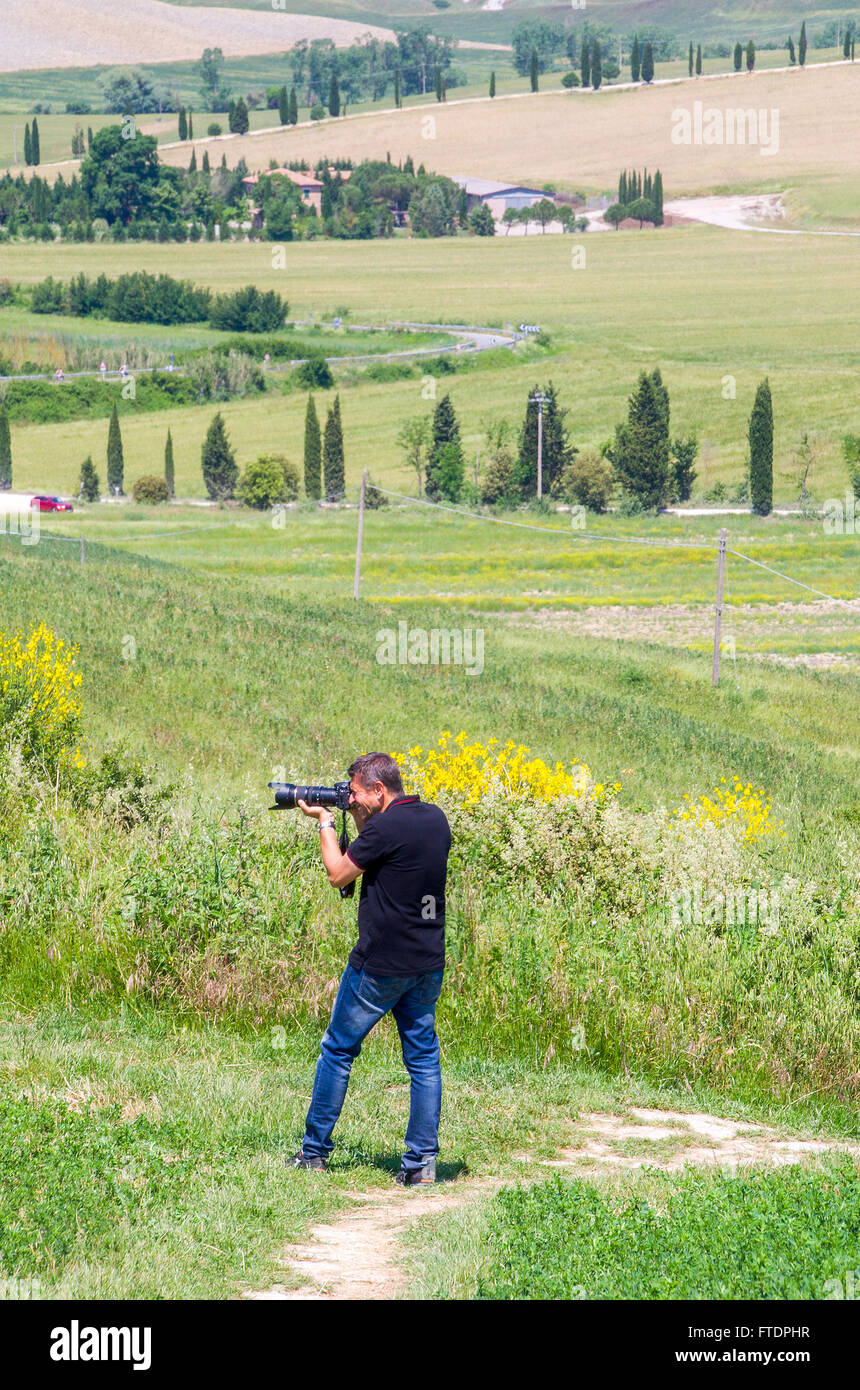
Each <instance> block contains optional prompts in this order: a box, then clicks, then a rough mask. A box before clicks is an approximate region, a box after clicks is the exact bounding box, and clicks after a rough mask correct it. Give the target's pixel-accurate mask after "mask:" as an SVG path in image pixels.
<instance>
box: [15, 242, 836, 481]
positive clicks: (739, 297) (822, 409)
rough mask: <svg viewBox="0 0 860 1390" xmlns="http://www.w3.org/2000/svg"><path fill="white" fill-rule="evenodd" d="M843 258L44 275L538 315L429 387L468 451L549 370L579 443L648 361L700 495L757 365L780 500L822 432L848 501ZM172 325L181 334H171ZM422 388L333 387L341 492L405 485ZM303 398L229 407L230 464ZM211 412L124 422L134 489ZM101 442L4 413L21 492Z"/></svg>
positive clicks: (380, 249)
mask: <svg viewBox="0 0 860 1390" xmlns="http://www.w3.org/2000/svg"><path fill="white" fill-rule="evenodd" d="M580 245H581V246H582V247H584V249H585V252H586V266H585V268H583V269H572V268H571V248H572V246H580ZM858 257H860V242H858V241H855V240H854V239H851V238H804V237H772V238H771V237H766V236H744V235H743V234H739V233H733V232H728V231H722V230H719V229H710V228H704V227H688V228H676V229H667V230H663V231H656V232H643V233H642V234H639V233H637V232H630V233H605V234H603V235H596V234H595V235H593V236H591V237H590V238H589V236H587V235H586V236H584V237H581V238H574V239H571V238H566V237H542V236H540V235H535V236H530V237H528V238H522V237H521V238H515V239H512V240H508V239H507V238H505V237H497V238H494V239H493V240H492V241H487V240H486V239H465V238H464V239H459V238H458V239H454V240H443V241H435V242H434V241H427V242H424V241H418V240H400V239H395V240H393V241H390V242H385V243H383V242H376V243H369V244H356V243H353V244H350V243H345V242H327V243H326V242H314V243H293V244H291V245H289V246H288V247H287V248H286V269H285V270H280V269H272V248H271V247H269V246H267V245H266V244H265V243H260V244H239V245H209V244H198V245H196V246H191V245H184V246H170V247H159V246H155V245H148V244H142V245H139V246H137V245H136V246H133V247H132V246H125V247H123V246H113V245H111V246H90V247H87V246H85V245H67V244H58V245H57V246H55V247H53V248H52V250H51V273H52V274H53V275H54V276H55V277H56V278H59V279H63V280H68V279H69V278H70V276H72V275H74V274H77V273H78V272H79V271H85V272H86V273H87V274H89V275H93V274H97V273H98V272H99V271H100V270H104V271H105V273H106V274H108V275H112V276H115V275H118V274H120V273H121V272H123V271H126V270H129V269H132V268H140V269H146V270H150V271H153V272H155V271H163V270H167V271H169V272H170V273H171V274H174V275H176V276H179V277H181V278H187V279H191V280H194V281H196V282H198V283H206V284H208V285H210V286H211V287H212V288H213V289H215V290H219V291H220V290H226V289H234V288H237V287H239V286H241V285H243V284H246V283H248V282H253V283H255V284H257V285H259V286H260V288H265V289H277V290H279V291H280V292H281V293H282V294H284V295H285V296H286V297H287V298H288V299H289V302H290V312H291V315H293V316H295V317H296V318H297V319H301V318H305V317H306V316H307V315H308V314H309V313H313V314H314V315H315V317H316V318H318V319H319V318H321V317H327V318H328V317H330V316H331V314H332V313H334V312H335V311H336V309H337V308H338V306H346V307H348V308H349V310H350V314H351V317H352V319H353V320H354V321H356V322H365V323H374V322H375V323H379V324H381V325H384V324H387V323H390V322H392V321H394V320H397V319H409V320H413V319H414V320H417V321H423V322H432V321H435V320H436V319H437V318H438V317H439V316H440V315H441V317H443V318H448V319H453V318H454V317H455V315H456V317H457V318H458V319H459V320H460V321H461V322H462V321H468V322H472V323H474V324H477V325H487V326H499V327H502V326H504V324H505V323H511V324H514V325H516V324H518V323H520V322H523V321H525V322H529V323H535V322H537V323H540V324H541V326H542V328H543V329H545V330H546V331H547V332H548V334H549V335H550V339H551V347H550V349H549V350H548V351H541V350H538V349H534V348H527V347H526V346H525V345H522V347H521V348H520V349H518V352H523V353H524V354H525V358H524V360H523V361H521V362H519V361H518V358H517V354H513V360H512V358H511V354H509V353H508V352H504V353H503V354H502V355H501V356H500V357H495V356H494V355H493V354H490V355H489V357H488V358H487V359H486V360H478V361H476V363H475V365H474V367H473V368H472V369H471V370H468V371H463V372H462V373H457V374H456V375H454V376H450V377H444V378H442V379H440V380H439V381H438V382H437V383H436V387H435V389H436V392H437V395H438V394H439V393H440V392H441V391H443V390H450V392H451V398H452V401H453V403H454V406H455V408H456V410H457V412H458V416H459V418H460V420H461V427H462V434H463V439H464V443H465V445H466V446H467V457H471V458H474V453H475V450H476V449H478V448H479V447H482V445H483V437H484V423H485V422H486V421H487V420H488V419H491V418H501V417H506V418H508V419H510V420H511V422H512V423H513V424H515V425H516V426H517V427H518V426H519V422H520V420H521V418H522V415H523V413H524V406H525V398H526V396H527V394H528V392H529V391H530V390H531V389H532V387H533V386H534V385H535V383H536V382H537V381H546V380H549V379H552V380H553V381H554V383H555V385H556V387H557V388H558V390H559V393H560V396H561V399H562V401H563V403H564V404H565V405H567V406H569V407H570V415H569V417H568V420H569V425H570V429H571V437H572V439H573V441H574V443H575V444H577V446H579V447H583V446H585V445H589V444H593V445H600V444H601V443H603V442H604V441H605V440H607V439H609V438H611V437H612V434H613V431H614V427H615V424H616V423H617V422H618V421H619V420H620V419H621V418H623V415H624V413H625V410H626V402H627V398H628V396H629V393H630V392H631V390H632V389H633V387H634V385H635V382H636V378H637V375H638V372H639V371H640V370H641V369H643V368H647V369H649V370H650V369H651V368H652V367H653V366H654V365H657V364H659V366H660V368H661V371H662V374H663V377H664V379H665V381H666V384H667V386H668V389H669V393H670V396H671V403H672V431H673V433H678V434H681V433H685V432H687V431H689V430H692V429H695V430H697V431H698V434H699V439H700V446H701V448H700V461H699V464H698V468H699V475H700V476H699V481H698V485H697V487H698V488H699V489H702V490H704V489H706V488H709V487H711V486H712V485H713V484H714V482H716V481H717V480H722V481H724V482H725V483H727V484H729V485H732V484H734V483H736V482H738V481H739V480H740V478H741V477H742V475H743V471H744V456H745V452H746V446H747V441H746V434H747V422H748V418H749V411H750V409H751V406H752V401H753V396H754V393H755V388H756V386H757V384H758V382H759V381H760V380H761V379H762V377H764V376H765V375H767V376H768V377H769V379H770V383H771V389H772V391H773V396H774V413H775V461H774V495H775V498H776V499H778V500H780V501H792V500H796V499H797V497H798V496H799V487H798V485H797V474H798V468H797V465H796V463H795V461H794V459H793V451H794V450H795V448H796V446H797V443H798V441H799V437H800V433H801V431H802V430H804V429H806V430H810V431H812V432H818V433H820V434H821V435H822V436H824V439H823V453H822V457H821V461H820V463H819V464H818V465H817V476H816V475H815V473H814V474H813V475H811V476H810V479H809V486H810V488H811V489H812V492H813V493H814V494H815V495H816V496H817V497H818V498H819V499H823V498H826V497H841V496H843V495H844V491H845V486H846V475H845V471H844V466H843V463H842V459H841V454H840V440H841V435H842V434H843V433H845V432H846V431H852V430H853V431H855V432H856V430H857V418H856V409H855V403H854V400H853V396H852V392H851V382H852V381H853V378H854V374H855V371H856V363H857V346H856V333H855V325H854V315H853V308H852V303H851V299H850V296H846V294H845V293H844V287H845V285H846V284H847V283H850V282H851V281H852V279H853V278H855V277H856V273H857V263H858ZM4 268H5V271H6V274H7V275H8V276H9V278H10V279H12V280H13V281H18V282H21V283H25V284H27V283H32V282H34V281H36V280H39V279H41V278H43V276H44V275H45V272H46V263H45V253H44V250H43V249H42V248H40V247H39V246H35V245H27V244H18V245H12V246H7V247H6V248H4ZM644 287H647V289H645V288H644ZM452 306H454V307H453V312H452ZM5 312H8V313H9V315H10V320H9V321H10V322H14V324H15V328H16V329H17V330H18V331H22V330H25V329H26V328H28V327H29V326H30V325H32V329H33V331H39V332H42V333H44V332H45V331H46V328H47V323H46V320H45V319H44V317H42V318H41V319H40V317H39V316H37V315H34V316H30V319H29V321H27V320H26V319H25V318H22V316H21V311H20V310H19V309H12V310H9V311H0V325H2V318H3V313H5ZM77 331H78V332H88V333H91V332H104V333H105V334H106V335H108V336H109V337H111V338H113V339H115V338H116V335H117V334H118V332H119V329H118V327H117V325H105V326H97V325H95V323H94V322H93V321H87V320H81V321H79V326H78V328H77ZM131 331H132V330H131V329H130V336H131ZM195 333H196V330H195ZM134 336H136V333H135V335H134ZM185 336H186V334H185V331H184V330H183V331H182V332H181V333H179V334H178V335H177V342H178V343H179V344H181V343H182V342H183V341H184V339H185ZM158 337H159V339H160V340H161V341H163V342H164V343H165V349H166V347H167V340H168V337H169V335H168V334H167V333H166V332H165V331H164V330H159V333H158ZM731 379H733V381H734V388H733V387H732V380H731ZM431 385H432V384H431ZM427 389H429V388H428V387H427V385H426V383H423V382H422V380H421V379H420V378H418V377H416V378H415V379H413V380H411V381H403V382H393V383H386V384H381V383H372V384H371V383H369V382H362V383H359V384H356V385H354V386H350V387H346V388H344V389H343V399H342V407H343V417H344V431H345V442H346V469H347V481H348V482H349V483H350V484H351V485H352V486H355V485H356V484H357V482H358V481H359V478H360V474H361V470H362V469H363V468H370V470H371V471H372V473H373V476H374V477H375V478H376V480H377V481H378V482H380V483H387V484H389V485H394V486H396V487H397V488H398V489H399V490H402V491H407V490H412V488H414V479H413V478H412V477H410V472H409V470H407V468H406V466H405V464H404V463H403V462H402V460H401V456H400V452H399V450H398V448H397V446H396V436H397V432H398V430H399V428H400V424H401V423H402V421H403V420H404V419H405V418H407V417H409V416H412V415H417V414H421V413H426V412H429V411H430V410H431V409H432V400H429V399H428V398H427V396H426V394H425V395H424V396H422V392H425V393H426V391H427ZM732 389H734V391H735V397H734V399H732V398H731V390H732ZM726 396H728V398H726ZM323 401H324V393H323V395H321V403H322V402H323ZM304 406H305V401H304V397H303V395H302V393H295V394H294V395H291V396H289V397H286V398H284V397H281V396H266V397H264V398H263V399H261V400H256V401H250V400H244V401H235V402H228V403H226V404H225V405H224V408H223V409H224V415H225V418H226V420H227V422H228V425H229V427H230V431H231V435H232V438H233V440H234V443H235V445H236V448H237V455H238V458H239V461H240V462H241V463H244V462H247V461H248V460H249V459H250V458H253V457H255V456H256V454H257V453H258V452H260V451H262V450H264V449H274V448H275V447H276V446H277V449H278V451H280V452H286V453H287V454H288V455H289V456H291V457H293V458H294V459H297V460H298V459H299V458H300V456H301V449H302V429H303V412H304ZM211 414H212V411H211V409H209V408H207V407H195V408H193V409H185V410H182V411H170V412H165V413H164V414H163V415H161V414H156V415H146V417H142V418H140V419H139V420H135V419H134V418H133V417H129V416H127V417H126V418H125V419H124V422H123V441H124V447H125V457H126V477H127V478H128V479H129V480H130V481H132V480H133V479H134V478H135V477H137V476H139V475H140V474H142V473H144V472H153V471H159V470H160V468H161V465H162V459H163V449H164V438H165V436H166V433H167V428H168V426H169V427H170V428H171V430H172V432H173V436H174V439H175V441H176V451H177V452H176V468H177V473H176V477H177V486H178V488H179V489H180V494H179V495H181V496H182V495H185V496H199V495H200V494H201V493H202V480H201V477H200V472H199V449H200V445H201V443H202V440H203V436H204V434H205V430H206V427H207V425H208V422H209V419H210V418H211ZM106 437H107V436H106V431H105V426H104V423H103V421H98V420H96V421H92V422H87V421H76V422H74V423H72V424H67V425H56V426H29V425H13V458H14V463H15V483H16V486H20V487H32V488H34V489H38V488H53V489H60V490H62V491H64V492H71V491H73V490H76V481H77V477H78V472H79V468H80V463H81V460H82V459H83V458H84V457H85V455H86V454H87V453H90V452H91V453H92V455H93V459H94V460H95V461H96V466H97V468H101V470H102V472H103V466H104V450H105V445H106Z"/></svg>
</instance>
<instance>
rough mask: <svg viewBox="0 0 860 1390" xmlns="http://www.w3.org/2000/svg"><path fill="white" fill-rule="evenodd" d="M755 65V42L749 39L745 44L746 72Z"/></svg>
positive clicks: (750, 70)
mask: <svg viewBox="0 0 860 1390" xmlns="http://www.w3.org/2000/svg"><path fill="white" fill-rule="evenodd" d="M754 67H755V44H754V43H753V41H752V39H750V41H749V43H748V44H747V72H752V70H753V68H754Z"/></svg>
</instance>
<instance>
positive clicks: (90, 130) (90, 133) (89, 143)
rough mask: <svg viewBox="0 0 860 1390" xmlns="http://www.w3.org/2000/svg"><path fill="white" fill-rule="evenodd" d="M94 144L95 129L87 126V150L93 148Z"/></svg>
mask: <svg viewBox="0 0 860 1390" xmlns="http://www.w3.org/2000/svg"><path fill="white" fill-rule="evenodd" d="M92 143H93V128H92V126H91V125H88V126H87V149H90V148H91V146H92Z"/></svg>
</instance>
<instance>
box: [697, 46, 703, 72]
mask: <svg viewBox="0 0 860 1390" xmlns="http://www.w3.org/2000/svg"><path fill="white" fill-rule="evenodd" d="M701 75H702V45H701V44H699V46H698V48H697V49H696V76H697V77H701Z"/></svg>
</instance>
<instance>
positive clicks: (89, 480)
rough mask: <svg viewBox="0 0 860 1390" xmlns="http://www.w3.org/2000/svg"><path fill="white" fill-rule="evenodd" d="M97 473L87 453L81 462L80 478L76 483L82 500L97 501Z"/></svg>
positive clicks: (98, 492)
mask: <svg viewBox="0 0 860 1390" xmlns="http://www.w3.org/2000/svg"><path fill="white" fill-rule="evenodd" d="M100 491H101V489H100V485H99V475H98V473H97V472H96V470H95V468H94V466H93V461H92V457H91V456H90V455H89V454H87V457H86V458H85V459H84V461H83V463H82V464H81V480H80V483H79V484H78V496H79V497H80V498H81V499H82V500H83V501H84V502H98V500H99V494H100Z"/></svg>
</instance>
